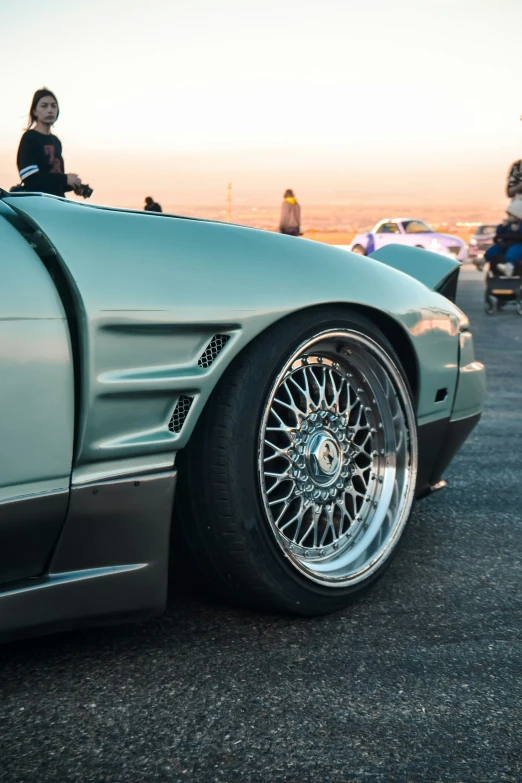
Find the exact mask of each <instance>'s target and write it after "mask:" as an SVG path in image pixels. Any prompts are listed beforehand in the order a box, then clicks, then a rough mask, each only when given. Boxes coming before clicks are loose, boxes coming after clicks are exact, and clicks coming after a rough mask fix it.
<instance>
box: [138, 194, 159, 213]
mask: <svg viewBox="0 0 522 783" xmlns="http://www.w3.org/2000/svg"><path fill="white" fill-rule="evenodd" d="M143 209H144V210H145V212H163V210H162V208H161V206H160V205H159V204H158V202H157V201H154V199H153V198H152V196H147V198H146V199H145V206H144V207H143Z"/></svg>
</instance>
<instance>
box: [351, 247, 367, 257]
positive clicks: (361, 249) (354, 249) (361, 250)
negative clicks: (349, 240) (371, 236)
mask: <svg viewBox="0 0 522 783" xmlns="http://www.w3.org/2000/svg"><path fill="white" fill-rule="evenodd" d="M352 253H357V255H358V256H365V255H366V250H365V248H364V247H363V246H362V245H354V246H353V247H352Z"/></svg>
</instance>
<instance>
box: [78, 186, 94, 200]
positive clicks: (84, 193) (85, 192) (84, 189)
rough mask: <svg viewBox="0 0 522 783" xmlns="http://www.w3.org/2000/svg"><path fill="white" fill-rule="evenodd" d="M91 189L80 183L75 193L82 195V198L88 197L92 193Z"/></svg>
mask: <svg viewBox="0 0 522 783" xmlns="http://www.w3.org/2000/svg"><path fill="white" fill-rule="evenodd" d="M93 192H94V191H93V189H92V188H90V187H89V186H88V185H80V187H79V188H78V190H77V191H76V193H77V194H78V195H79V196H83V198H90V197H91V196H92V194H93Z"/></svg>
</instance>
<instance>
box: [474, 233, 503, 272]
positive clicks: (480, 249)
mask: <svg viewBox="0 0 522 783" xmlns="http://www.w3.org/2000/svg"><path fill="white" fill-rule="evenodd" d="M496 228H497V227H496V226H495V225H493V224H491V223H485V224H484V225H483V226H478V228H477V230H476V231H475V233H474V234H473V236H472V237H471V238H470V240H469V246H468V258H469V260H470V261H471V262H472V263H473V264H475V266H476V267H477V269H482V268H483V266H484V253H485V252H486V250H487V249H488V247H491V245H492V244H493V242H494V240H495V231H496Z"/></svg>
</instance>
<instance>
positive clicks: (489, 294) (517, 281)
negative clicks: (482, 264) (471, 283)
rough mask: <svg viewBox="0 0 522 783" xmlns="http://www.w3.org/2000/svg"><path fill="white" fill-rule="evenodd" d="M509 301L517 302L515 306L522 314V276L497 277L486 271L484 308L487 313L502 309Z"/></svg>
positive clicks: (490, 313) (491, 313)
mask: <svg viewBox="0 0 522 783" xmlns="http://www.w3.org/2000/svg"><path fill="white" fill-rule="evenodd" d="M508 302H515V308H516V311H517V313H518V314H519V315H522V277H520V276H518V277H495V276H494V275H492V273H491V272H490V271H489V270H488V271H487V272H486V291H485V295H484V310H485V311H486V314H487V315H493V313H495V312H497V311H498V310H501V309H502V308H503V307H505V306H506V304H507V303H508Z"/></svg>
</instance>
